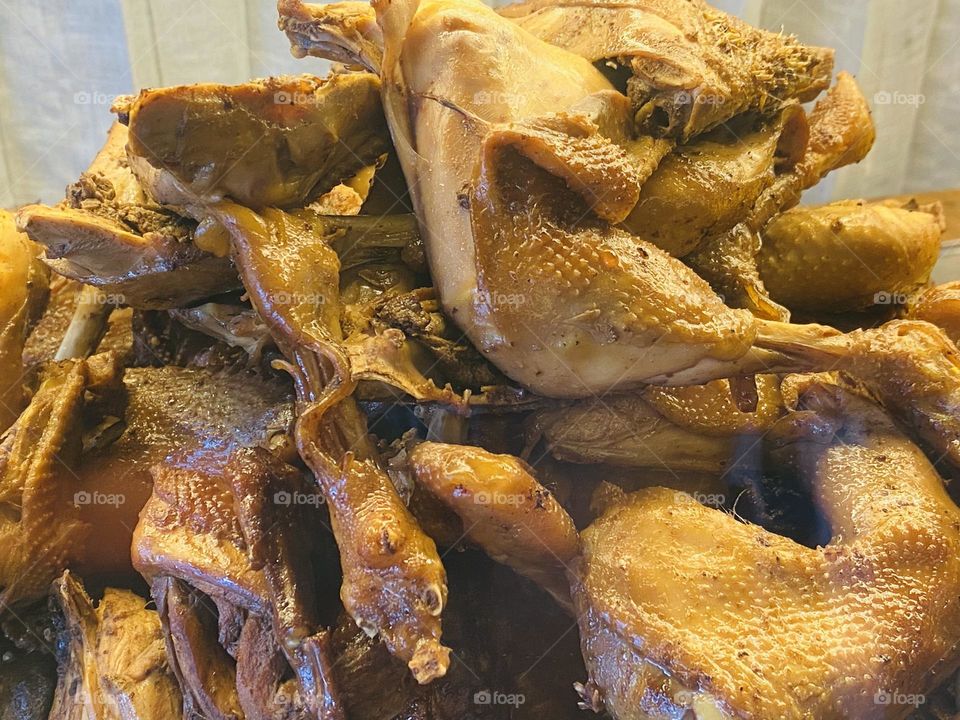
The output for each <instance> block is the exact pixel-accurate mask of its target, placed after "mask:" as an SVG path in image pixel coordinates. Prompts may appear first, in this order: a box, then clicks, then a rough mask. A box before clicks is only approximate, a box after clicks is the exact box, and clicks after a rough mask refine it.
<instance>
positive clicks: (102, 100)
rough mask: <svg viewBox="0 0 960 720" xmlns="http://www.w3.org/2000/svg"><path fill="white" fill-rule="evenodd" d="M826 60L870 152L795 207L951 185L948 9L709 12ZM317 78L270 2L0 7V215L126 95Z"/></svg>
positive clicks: (787, 5) (97, 136)
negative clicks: (769, 32)
mask: <svg viewBox="0 0 960 720" xmlns="http://www.w3.org/2000/svg"><path fill="white" fill-rule="evenodd" d="M715 4H717V5H718V6H720V7H722V8H724V9H725V10H728V11H730V12H733V13H736V14H738V15H740V16H742V17H743V18H745V19H746V20H748V21H749V22H751V23H754V24H757V25H760V26H762V27H766V28H770V29H774V30H779V29H781V28H784V29H785V30H786V31H788V32H793V33H796V34H797V35H799V36H800V37H801V38H802V39H803V40H804V41H806V42H810V43H816V44H822V45H829V46H832V47H835V48H837V60H838V63H837V65H838V69H846V70H849V71H851V72H853V73H854V74H855V75H856V76H857V77H858V79H859V81H860V83H861V84H862V85H863V87H864V90H865V92H866V93H867V96H868V97H869V98H872V99H873V100H874V102H873V106H874V113H875V119H876V123H877V127H878V137H877V145H876V147H875V148H874V150H873V152H872V153H871V155H870V156H869V157H868V159H867V160H865V161H864V162H863V163H861V164H860V165H858V166H856V167H854V168H848V169H845V170H842V171H840V172H838V173H836V174H835V176H834V177H832V178H831V179H830V180H828V181H827V182H826V183H823V184H822V185H821V186H820V187H818V188H816V189H815V190H814V191H812V192H811V193H810V194H808V198H807V199H808V200H814V201H824V200H827V199H830V198H831V197H853V196H857V197H870V196H875V195H880V194H888V193H900V192H914V191H920V190H926V189H939V188H948V187H958V186H960V138H958V134H957V133H956V132H954V128H953V125H954V118H956V117H957V116H958V113H960V0H913V1H912V2H903V0H717V1H716V2H715ZM300 72H314V73H318V74H322V73H323V72H324V66H323V63H321V62H320V61H319V60H312V59H309V60H302V61H297V60H294V58H292V57H291V55H290V53H289V51H288V49H287V43H286V39H285V38H284V37H283V35H282V34H281V33H280V32H279V31H278V30H277V28H276V11H275V7H274V2H273V0H82V2H78V1H77V0H44V2H37V1H36V0H0V207H10V206H14V205H18V204H23V203H27V202H34V201H36V200H38V199H39V200H43V201H47V202H50V201H56V200H58V199H60V198H61V197H62V193H63V188H64V186H65V185H66V184H67V183H69V182H71V181H73V180H74V179H76V177H77V175H78V174H79V173H80V172H81V171H82V170H83V169H84V168H85V167H86V166H87V164H88V162H89V161H90V159H91V158H92V157H93V155H94V153H95V152H96V150H97V148H98V147H99V146H100V144H101V142H102V139H103V135H104V133H105V131H106V129H107V127H108V126H109V124H110V122H111V119H112V117H111V115H110V114H109V112H108V109H109V105H110V102H111V101H112V99H113V98H114V97H115V96H116V95H117V94H121V93H128V92H132V91H133V90H134V88H139V87H145V86H157V85H171V84H178V83H189V82H197V81H203V80H210V81H219V82H240V81H242V80H244V79H246V78H249V77H256V76H263V75H269V74H278V73H300Z"/></svg>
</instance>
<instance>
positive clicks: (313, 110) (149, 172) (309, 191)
mask: <svg viewBox="0 0 960 720" xmlns="http://www.w3.org/2000/svg"><path fill="white" fill-rule="evenodd" d="M379 90H380V87H379V82H378V80H377V78H376V76H375V75H370V74H368V73H348V74H335V75H331V76H330V77H328V78H326V79H321V78H317V77H313V76H310V75H302V76H299V77H276V78H268V79H265V80H256V81H250V82H248V83H244V84H242V85H216V84H212V83H205V84H199V85H182V86H177V87H170V88H160V89H155V90H143V91H141V92H140V94H139V95H137V96H136V97H132V98H127V99H125V100H124V101H121V102H118V105H117V111H118V112H119V114H120V117H121V119H122V120H123V121H124V122H126V123H127V124H128V125H129V127H130V138H129V142H128V151H129V153H130V156H131V158H132V162H133V167H134V170H135V171H136V172H137V174H138V176H139V177H140V178H141V180H143V181H144V184H145V185H146V186H147V187H148V188H149V190H150V193H151V195H153V197H155V198H156V199H157V200H158V201H160V202H163V203H167V204H173V205H185V206H188V207H189V206H193V205H197V204H202V203H205V202H214V201H216V200H219V199H221V198H224V197H229V198H232V199H233V200H236V201H237V202H240V203H243V204H244V205H248V206H251V207H263V206H268V205H279V206H283V207H291V206H293V207H296V206H302V205H305V204H306V203H308V202H310V201H312V200H314V199H316V198H317V197H318V196H320V195H321V194H323V193H324V192H326V191H328V190H330V189H331V188H332V187H333V186H335V185H337V184H338V183H339V182H341V181H342V180H346V179H349V178H351V177H352V176H353V175H354V174H355V173H356V172H357V171H358V170H361V169H362V168H363V167H365V166H367V165H372V164H373V163H374V162H375V161H376V160H377V158H379V157H380V155H382V154H383V153H384V152H385V151H386V149H387V147H386V143H385V137H384V136H385V130H386V128H385V127H384V124H383V114H382V112H381V110H380V104H379V102H378V101H377V95H378V93H379Z"/></svg>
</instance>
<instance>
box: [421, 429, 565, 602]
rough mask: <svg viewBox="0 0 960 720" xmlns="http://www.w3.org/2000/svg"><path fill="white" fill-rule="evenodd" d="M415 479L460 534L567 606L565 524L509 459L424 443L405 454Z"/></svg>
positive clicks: (557, 508) (547, 495) (555, 505)
mask: <svg viewBox="0 0 960 720" xmlns="http://www.w3.org/2000/svg"><path fill="white" fill-rule="evenodd" d="M410 464H411V466H412V467H413V470H414V473H415V475H416V478H417V482H418V483H420V484H421V485H423V486H424V487H426V488H427V490H429V491H430V493H431V494H433V495H434V496H435V497H436V498H437V499H438V500H440V502H442V503H443V504H444V505H446V506H447V507H448V508H450V509H451V510H453V511H454V512H455V513H456V514H457V515H458V516H460V518H461V519H462V520H463V525H464V528H466V535H467V537H468V538H469V539H470V540H471V541H473V542H475V543H477V544H478V545H479V546H480V547H481V548H483V550H484V551H485V552H486V553H487V554H488V555H489V556H490V557H492V558H493V559H494V560H496V561H498V562H501V563H504V564H505V565H509V566H510V567H512V568H513V569H514V570H516V571H517V572H519V573H520V574H521V575H526V576H527V577H529V578H530V579H531V580H533V581H534V582H536V583H538V584H539V585H541V586H542V587H544V588H545V589H546V590H547V591H549V592H550V593H551V594H552V595H553V596H554V597H556V598H557V599H558V600H560V602H561V603H563V604H564V605H569V602H570V600H569V586H568V584H567V581H566V570H567V569H568V567H570V564H571V562H572V561H573V559H574V557H576V555H577V552H578V551H579V549H580V538H579V536H578V535H577V529H576V527H575V526H574V524H573V520H571V519H570V516H569V515H568V514H567V511H566V510H564V509H563V507H562V506H561V505H560V503H559V502H557V500H556V498H554V497H553V494H552V493H551V492H550V491H549V490H547V489H546V488H545V487H543V485H541V484H540V483H539V482H537V480H536V478H534V477H533V475H532V474H531V473H530V471H529V469H528V468H527V467H526V466H525V464H524V463H523V462H522V461H520V460H518V459H517V458H515V457H513V456H512V455H495V454H494V453H491V452H488V451H486V450H483V449H482V448H477V447H470V446H468V445H448V444H445V443H435V442H425V443H421V444H420V445H418V446H417V447H416V448H415V449H414V451H413V452H412V453H411V454H410Z"/></svg>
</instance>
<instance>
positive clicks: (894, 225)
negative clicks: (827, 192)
mask: <svg viewBox="0 0 960 720" xmlns="http://www.w3.org/2000/svg"><path fill="white" fill-rule="evenodd" d="M941 215H942V213H941V212H939V208H937V207H930V208H917V207H916V206H915V205H914V206H913V207H911V206H906V207H895V206H891V205H889V204H885V203H864V202H862V201H855V200H844V201H841V202H836V203H831V204H830V205H821V206H818V207H798V208H794V209H793V210H789V211H787V212H785V213H783V214H782V215H780V216H779V217H776V218H774V219H773V220H772V221H771V222H770V224H769V225H767V227H766V228H765V229H764V231H763V245H762V247H761V249H760V255H759V258H758V261H759V263H758V264H759V269H760V276H761V277H762V278H763V282H764V284H765V285H766V287H767V289H768V290H769V291H770V295H771V297H773V299H774V300H776V301H777V302H779V303H782V304H784V305H786V306H787V307H788V308H790V309H791V310H805V311H808V312H826V313H840V312H847V311H854V310H863V309H864V308H867V307H869V306H871V305H876V304H891V303H894V302H902V300H899V298H901V297H905V296H906V295H907V294H909V293H912V292H913V291H914V290H915V289H916V288H918V287H920V286H921V285H923V284H925V283H926V282H927V281H928V279H929V277H930V271H931V270H932V269H933V265H934V263H935V262H936V261H937V257H938V255H939V252H940V235H941V232H942V217H941Z"/></svg>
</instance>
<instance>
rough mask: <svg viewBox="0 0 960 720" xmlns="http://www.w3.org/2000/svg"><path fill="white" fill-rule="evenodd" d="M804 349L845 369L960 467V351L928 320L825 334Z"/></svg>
mask: <svg viewBox="0 0 960 720" xmlns="http://www.w3.org/2000/svg"><path fill="white" fill-rule="evenodd" d="M806 352H813V353H824V355H823V361H824V363H823V364H828V363H829V364H830V365H832V367H833V368H835V369H837V370H843V371H844V372H845V373H847V374H849V375H850V376H852V377H853V378H854V379H855V381H856V382H857V383H859V384H861V385H863V386H864V387H866V389H867V390H868V391H869V392H870V394H872V395H873V396H874V397H876V398H877V400H879V401H880V402H881V403H882V404H883V406H884V407H885V408H886V409H887V410H888V411H890V412H891V413H892V414H893V415H894V416H896V417H897V418H899V419H900V421H901V422H902V423H903V424H904V426H905V428H907V430H908V431H909V432H911V433H912V434H913V435H914V436H915V437H917V438H918V439H919V440H920V441H921V442H922V444H923V445H924V446H925V447H926V448H927V449H928V450H931V451H932V454H931V459H933V460H934V461H936V462H939V461H940V460H947V461H948V462H949V463H951V464H952V465H953V466H955V467H960V353H958V350H957V347H956V346H955V345H954V344H953V343H952V342H951V341H950V339H949V338H948V337H947V336H946V335H945V334H944V333H943V331H942V330H940V329H939V328H937V327H936V326H934V325H931V324H930V323H927V322H922V321H917V320H894V321H891V322H888V323H886V324H885V325H883V326H881V327H879V328H875V329H870V330H857V331H854V332H852V333H849V334H848V335H836V336H834V337H831V338H825V339H823V340H822V341H820V342H818V343H816V346H815V348H814V347H808V348H807V350H806Z"/></svg>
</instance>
